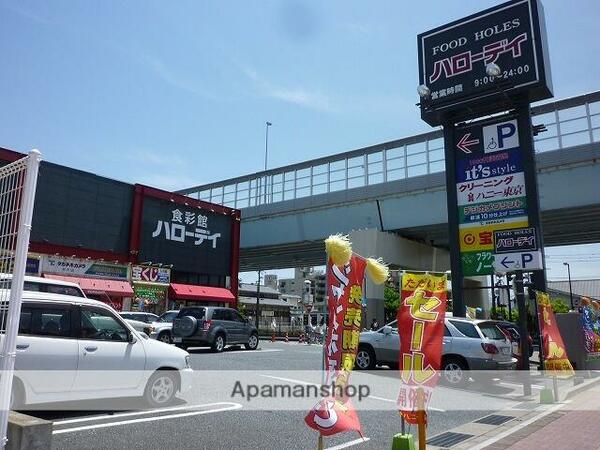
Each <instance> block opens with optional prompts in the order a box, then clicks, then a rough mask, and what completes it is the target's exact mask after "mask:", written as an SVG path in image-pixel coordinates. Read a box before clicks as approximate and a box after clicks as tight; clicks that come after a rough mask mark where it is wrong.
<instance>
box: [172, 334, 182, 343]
mask: <svg viewBox="0 0 600 450" xmlns="http://www.w3.org/2000/svg"><path fill="white" fill-rule="evenodd" d="M181 340H182V339H181V338H180V337H177V336H175V337H173V342H175V343H180V342H181Z"/></svg>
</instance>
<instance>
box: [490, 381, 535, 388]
mask: <svg viewBox="0 0 600 450" xmlns="http://www.w3.org/2000/svg"><path fill="white" fill-rule="evenodd" d="M498 384H499V385H500V386H504V387H510V388H515V387H523V383H511V382H510V381H500V382H499V383H498ZM531 388H532V389H546V388H545V387H544V386H540V385H539V384H532V385H531Z"/></svg>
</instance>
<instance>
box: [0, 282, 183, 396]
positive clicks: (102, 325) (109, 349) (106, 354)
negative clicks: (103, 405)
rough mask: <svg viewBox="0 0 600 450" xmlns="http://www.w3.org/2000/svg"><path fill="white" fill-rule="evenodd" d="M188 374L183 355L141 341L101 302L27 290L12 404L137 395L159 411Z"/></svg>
mask: <svg viewBox="0 0 600 450" xmlns="http://www.w3.org/2000/svg"><path fill="white" fill-rule="evenodd" d="M5 294H6V292H5ZM0 298H1V295H0ZM5 298H6V297H5ZM2 306H3V305H0V314H2V315H3V314H5V311H6V307H4V308H2ZM4 306H6V305H4ZM0 320H4V318H3V317H2V318H0ZM191 375H192V369H191V367H190V357H189V354H188V353H187V352H186V351H184V350H181V349H178V348H175V347H173V346H170V345H167V344H164V343H162V342H159V341H156V340H154V339H148V338H147V337H144V336H143V335H142V334H140V333H138V332H137V331H135V330H134V329H133V327H131V325H129V324H128V323H127V322H126V321H125V320H123V319H122V318H121V317H120V316H119V315H118V314H117V312H116V311H115V310H113V309H112V308H111V307H110V306H108V305H106V304H104V303H102V302H99V301H96V300H91V299H86V298H83V297H76V296H68V295H60V294H51V293H47V292H31V291H24V292H23V305H22V309H21V320H20V324H19V336H18V338H17V356H16V360H15V382H14V383H13V390H12V402H13V403H12V404H13V405H14V406H18V405H33V404H38V403H48V402H64V401H74V400H91V399H105V398H118V397H138V396H139V397H144V398H145V399H146V400H147V402H148V403H149V404H150V405H151V406H153V407H160V406H165V405H167V404H169V403H171V402H172V401H173V400H174V398H175V395H176V393H177V392H178V391H179V392H185V391H186V390H188V389H189V388H190V386H191Z"/></svg>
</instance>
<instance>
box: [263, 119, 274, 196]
mask: <svg viewBox="0 0 600 450" xmlns="http://www.w3.org/2000/svg"><path fill="white" fill-rule="evenodd" d="M271 125H273V124H272V123H271V122H265V172H266V171H267V162H268V158H269V127H270V126H271ZM268 186H269V185H268V183H267V174H266V173H265V197H264V203H265V204H267V190H268Z"/></svg>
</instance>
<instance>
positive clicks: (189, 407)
mask: <svg viewBox="0 0 600 450" xmlns="http://www.w3.org/2000/svg"><path fill="white" fill-rule="evenodd" d="M221 404H222V403H207V404H204V405H187V406H174V407H172V408H155V409H147V410H144V411H133V412H126V413H117V414H105V415H102V416H88V417H78V418H76V419H63V420H55V421H54V422H52V423H53V424H54V425H66V424H70V423H81V422H93V421H94V420H106V419H114V418H119V417H132V416H145V415H147V414H155V413H162V412H173V411H185V410H192V409H198V408H205V407H207V406H215V405H221Z"/></svg>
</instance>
